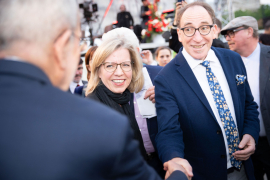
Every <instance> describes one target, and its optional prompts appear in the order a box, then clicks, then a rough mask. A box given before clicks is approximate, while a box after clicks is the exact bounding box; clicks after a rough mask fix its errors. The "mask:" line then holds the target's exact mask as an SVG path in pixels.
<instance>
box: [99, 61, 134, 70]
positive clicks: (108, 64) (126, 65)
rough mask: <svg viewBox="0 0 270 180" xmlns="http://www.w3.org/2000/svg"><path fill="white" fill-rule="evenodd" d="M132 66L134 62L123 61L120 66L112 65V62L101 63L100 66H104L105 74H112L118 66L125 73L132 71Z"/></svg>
mask: <svg viewBox="0 0 270 180" xmlns="http://www.w3.org/2000/svg"><path fill="white" fill-rule="evenodd" d="M132 64H134V62H131V61H125V62H122V63H120V64H117V63H114V62H105V63H102V65H104V69H105V70H106V71H107V72H114V71H115V70H116V68H117V66H118V65H120V67H121V69H122V70H123V71H125V72H128V71H131V69H132Z"/></svg>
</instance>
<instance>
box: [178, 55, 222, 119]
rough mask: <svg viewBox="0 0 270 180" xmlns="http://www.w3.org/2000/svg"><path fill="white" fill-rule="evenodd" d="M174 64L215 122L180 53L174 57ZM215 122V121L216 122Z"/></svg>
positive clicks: (194, 78)
mask: <svg viewBox="0 0 270 180" xmlns="http://www.w3.org/2000/svg"><path fill="white" fill-rule="evenodd" d="M175 64H176V65H177V66H178V67H177V71H178V72H179V73H180V74H181V75H182V77H183V78H184V79H185V81H186V82H187V84H188V85H189V86H190V88H191V89H192V90H193V92H194V93H195V94H196V95H197V96H198V98H199V99H200V101H201V102H202V103H203V105H204V106H205V107H206V109H208V111H209V113H210V114H211V115H212V116H213V118H214V119H215V120H216V117H215V115H214V113H213V111H212V109H211V107H210V105H209V103H208V101H207V99H206V97H205V95H204V93H203V91H202V89H201V86H200V84H199V83H198V81H197V79H196V77H195V75H194V73H193V72H192V70H191V68H190V66H189V65H188V63H187V61H186V59H185V57H184V56H183V54H182V52H181V51H180V52H179V53H178V55H177V57H176V61H175ZM216 121H217V120H216Z"/></svg>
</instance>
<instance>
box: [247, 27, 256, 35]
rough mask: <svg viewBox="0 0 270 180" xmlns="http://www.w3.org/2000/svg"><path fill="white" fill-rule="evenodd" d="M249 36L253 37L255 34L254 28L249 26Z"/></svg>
mask: <svg viewBox="0 0 270 180" xmlns="http://www.w3.org/2000/svg"><path fill="white" fill-rule="evenodd" d="M247 30H248V37H252V36H253V31H254V30H253V29H252V27H249V28H248V29H247Z"/></svg>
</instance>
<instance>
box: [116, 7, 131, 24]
mask: <svg viewBox="0 0 270 180" xmlns="http://www.w3.org/2000/svg"><path fill="white" fill-rule="evenodd" d="M117 22H118V23H117V27H126V28H130V26H133V24H134V21H133V17H132V16H131V14H130V12H128V11H124V12H119V13H117Z"/></svg>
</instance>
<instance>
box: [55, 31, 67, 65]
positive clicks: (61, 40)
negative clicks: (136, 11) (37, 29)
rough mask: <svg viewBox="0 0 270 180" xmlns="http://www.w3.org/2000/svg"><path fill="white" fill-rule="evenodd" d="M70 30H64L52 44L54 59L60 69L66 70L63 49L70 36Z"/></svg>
mask: <svg viewBox="0 0 270 180" xmlns="http://www.w3.org/2000/svg"><path fill="white" fill-rule="evenodd" d="M71 33H72V32H71V30H65V31H64V32H63V33H62V34H61V35H60V36H59V37H58V38H57V39H56V41H55V42H54V45H53V48H54V57H55V59H56V61H57V63H58V64H59V67H60V68H62V69H65V68H66V65H67V62H65V59H66V58H65V56H66V54H65V53H66V51H65V48H66V46H67V44H68V41H69V38H70V36H71Z"/></svg>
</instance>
